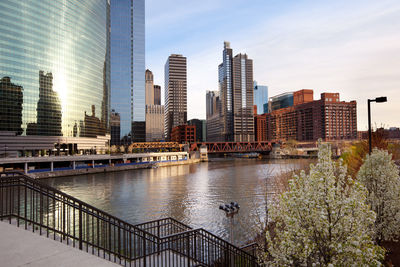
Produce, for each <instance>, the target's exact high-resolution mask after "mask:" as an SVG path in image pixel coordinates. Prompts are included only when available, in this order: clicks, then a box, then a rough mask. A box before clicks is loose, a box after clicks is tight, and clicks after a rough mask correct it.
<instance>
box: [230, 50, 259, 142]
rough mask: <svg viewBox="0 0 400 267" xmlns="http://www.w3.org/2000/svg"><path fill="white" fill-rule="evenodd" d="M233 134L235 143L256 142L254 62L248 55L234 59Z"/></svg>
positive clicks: (239, 55) (241, 55) (237, 56)
mask: <svg viewBox="0 0 400 267" xmlns="http://www.w3.org/2000/svg"><path fill="white" fill-rule="evenodd" d="M232 69H233V133H234V141H235V142H252V141H254V117H253V61H252V60H251V59H248V57H247V55H246V54H238V55H236V56H235V57H234V58H233V68H232Z"/></svg>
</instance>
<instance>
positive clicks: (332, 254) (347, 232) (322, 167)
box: [265, 144, 384, 266]
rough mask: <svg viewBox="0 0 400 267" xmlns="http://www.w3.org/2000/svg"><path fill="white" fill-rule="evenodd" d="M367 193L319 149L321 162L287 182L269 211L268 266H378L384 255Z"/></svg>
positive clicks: (325, 148) (324, 147)
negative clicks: (374, 237)
mask: <svg viewBox="0 0 400 267" xmlns="http://www.w3.org/2000/svg"><path fill="white" fill-rule="evenodd" d="M366 195H367V190H366V189H365V187H364V186H363V185H361V184H360V183H359V182H357V181H354V180H353V179H352V178H351V177H350V176H347V171H346V167H345V166H343V164H342V163H341V162H339V164H336V163H335V162H333V161H332V159H331V150H330V147H329V146H328V145H321V144H320V145H319V152H318V162H317V164H316V165H310V172H309V174H306V173H305V172H304V171H303V172H301V174H300V175H299V176H296V175H295V176H294V177H293V179H291V180H290V182H289V191H288V192H285V193H283V194H282V195H281V197H280V199H279V201H278V202H277V203H276V204H275V205H273V206H272V207H271V210H270V213H269V215H270V218H271V222H270V225H273V226H274V227H272V229H271V230H270V231H268V232H267V243H268V253H267V255H266V259H265V264H266V265H273V266H303V265H304V266H311V265H312V264H316V266H366V265H369V266H371V265H372V266H379V265H380V260H382V259H383V256H384V251H383V249H381V248H380V247H379V246H376V245H374V243H373V240H372V238H371V236H372V234H373V233H372V228H373V227H372V226H373V223H374V221H375V213H374V212H373V211H371V210H370V209H369V207H368V205H366Z"/></svg>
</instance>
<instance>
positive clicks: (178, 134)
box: [171, 125, 196, 144]
mask: <svg viewBox="0 0 400 267" xmlns="http://www.w3.org/2000/svg"><path fill="white" fill-rule="evenodd" d="M171 141H172V142H178V143H180V144H183V143H194V142H196V126H194V125H179V126H176V127H174V128H173V129H172V131H171Z"/></svg>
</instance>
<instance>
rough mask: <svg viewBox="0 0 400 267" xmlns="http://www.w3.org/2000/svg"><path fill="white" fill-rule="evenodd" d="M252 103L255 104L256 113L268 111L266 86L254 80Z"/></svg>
mask: <svg viewBox="0 0 400 267" xmlns="http://www.w3.org/2000/svg"><path fill="white" fill-rule="evenodd" d="M254 105H256V106H257V114H264V113H268V86H265V85H258V84H257V82H256V81H254Z"/></svg>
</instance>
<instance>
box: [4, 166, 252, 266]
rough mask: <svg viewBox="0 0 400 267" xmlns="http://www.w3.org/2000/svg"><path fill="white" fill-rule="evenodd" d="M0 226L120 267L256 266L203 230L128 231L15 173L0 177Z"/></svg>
mask: <svg viewBox="0 0 400 267" xmlns="http://www.w3.org/2000/svg"><path fill="white" fill-rule="evenodd" d="M0 220H1V221H7V222H9V223H10V224H15V225H16V226H17V227H23V228H25V229H26V230H29V231H32V232H36V233H38V234H40V235H46V236H47V237H48V238H51V239H54V240H57V241H60V242H62V243H64V244H66V245H69V246H73V247H76V248H78V249H80V250H83V251H86V252H88V253H91V254H94V255H97V256H99V257H102V258H104V259H107V260H110V261H112V262H115V263H118V264H120V265H122V266H165V267H169V266H176V267H180V266H182V267H183V266H249V267H250V266H258V263H257V258H256V257H255V256H254V254H252V253H248V252H246V251H248V250H247V249H248V248H249V247H247V249H246V251H245V250H243V249H240V248H238V247H236V246H234V245H232V244H230V243H228V242H226V241H225V240H223V239H221V238H219V237H217V236H215V235H213V234H212V233H210V232H208V231H206V230H204V229H201V228H200V229H192V228H191V227H189V226H187V225H185V224H183V223H181V222H179V221H177V220H174V219H172V218H165V219H160V220H155V221H150V222H146V223H143V224H138V225H132V224H129V223H127V222H125V221H123V220H121V219H118V218H116V217H114V216H112V215H110V214H108V213H106V212H104V211H101V210H99V209H97V208H95V207H93V206H91V205H89V204H87V203H85V202H83V201H80V200H78V199H76V198H74V197H72V196H70V195H68V194H65V193H63V192H61V191H59V190H57V189H55V188H52V187H50V186H48V185H45V184H42V183H40V182H39V181H37V180H34V179H32V178H30V177H28V176H26V175H24V174H23V173H20V172H6V173H0ZM253 248H254V247H253Z"/></svg>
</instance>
